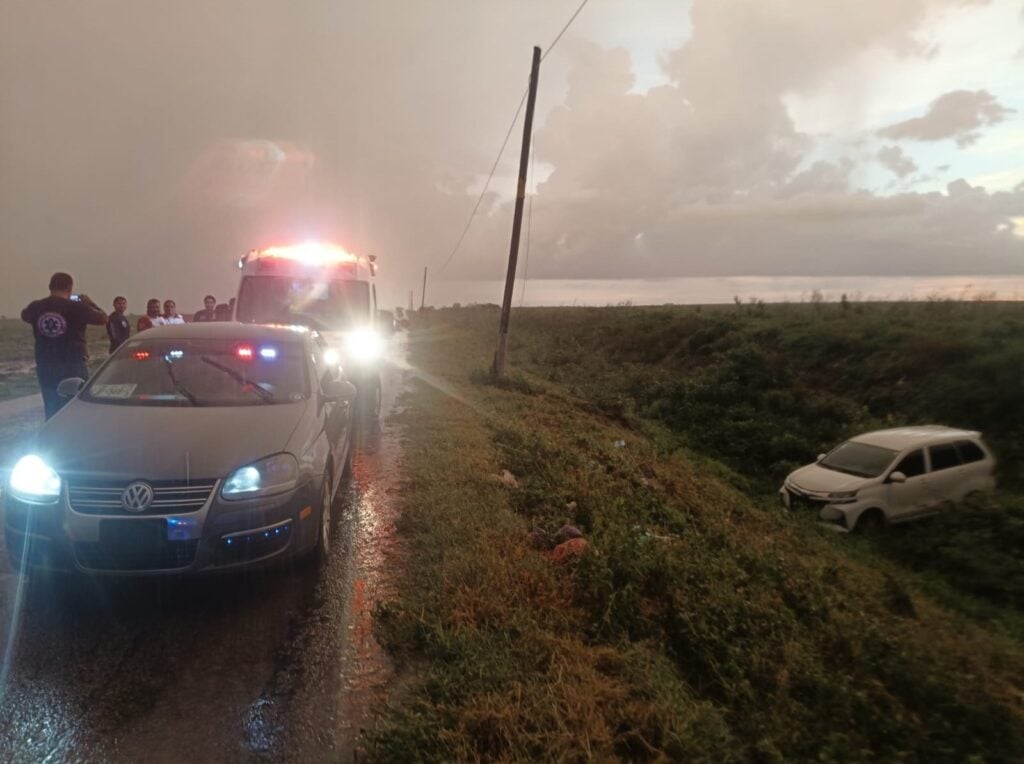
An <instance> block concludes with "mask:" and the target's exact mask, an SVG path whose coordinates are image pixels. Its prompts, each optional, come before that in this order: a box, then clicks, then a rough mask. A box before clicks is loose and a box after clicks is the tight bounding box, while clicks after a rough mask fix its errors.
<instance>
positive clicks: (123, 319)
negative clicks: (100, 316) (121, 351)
mask: <svg viewBox="0 0 1024 764" xmlns="http://www.w3.org/2000/svg"><path fill="white" fill-rule="evenodd" d="M126 310H128V300H126V299H125V298H124V297H115V298H114V312H113V313H111V314H110V315H109V316H107V337H109V338H110V352H111V353H113V352H114V351H115V350H117V349H118V348H119V347H121V345H123V344H124V341H125V340H126V339H128V337H130V336H131V333H132V325H131V322H130V321H129V320H128V316H126V315H125V314H124V312H125V311H126Z"/></svg>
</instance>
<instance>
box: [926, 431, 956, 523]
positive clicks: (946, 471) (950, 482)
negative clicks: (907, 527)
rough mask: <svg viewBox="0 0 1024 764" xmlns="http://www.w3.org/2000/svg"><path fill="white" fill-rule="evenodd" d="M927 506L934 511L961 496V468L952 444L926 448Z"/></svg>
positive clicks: (940, 444) (954, 446)
mask: <svg viewBox="0 0 1024 764" xmlns="http://www.w3.org/2000/svg"><path fill="white" fill-rule="evenodd" d="M928 463H929V466H930V470H929V472H928V494H929V498H928V505H929V508H931V509H934V508H936V507H938V506H939V505H941V504H943V503H945V502H949V501H957V500H958V499H959V498H960V494H961V485H960V484H961V482H962V481H963V478H964V475H963V467H962V465H961V462H960V454H959V452H958V451H957V449H956V445H955V444H953V443H939V444H938V445H934V446H928Z"/></svg>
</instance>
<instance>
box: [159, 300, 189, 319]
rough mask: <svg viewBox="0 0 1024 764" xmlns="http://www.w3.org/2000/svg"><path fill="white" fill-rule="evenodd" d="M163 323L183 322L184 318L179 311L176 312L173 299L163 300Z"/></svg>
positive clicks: (176, 307) (176, 308)
mask: <svg viewBox="0 0 1024 764" xmlns="http://www.w3.org/2000/svg"><path fill="white" fill-rule="evenodd" d="M164 323H167V324H183V323H185V318H184V316H182V315H181V314H180V313H178V306H177V305H175V304H174V300H164Z"/></svg>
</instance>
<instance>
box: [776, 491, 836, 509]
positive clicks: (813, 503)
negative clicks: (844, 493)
mask: <svg viewBox="0 0 1024 764" xmlns="http://www.w3.org/2000/svg"><path fill="white" fill-rule="evenodd" d="M786 490H787V491H788V492H789V506H790V509H814V510H819V509H821V508H822V507H824V506H825V505H826V504H828V502H829V500H828V499H826V498H822V497H817V496H808V495H807V494H805V493H803V492H802V491H800V490H799V489H796V488H793V487H792V486H791V487H789V488H787V489H786Z"/></svg>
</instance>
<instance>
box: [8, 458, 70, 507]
mask: <svg viewBox="0 0 1024 764" xmlns="http://www.w3.org/2000/svg"><path fill="white" fill-rule="evenodd" d="M9 485H10V487H11V493H12V494H13V495H14V496H16V497H17V498H19V499H22V500H23V501H32V502H36V503H39V504H52V503H53V502H55V501H56V500H57V498H58V497H59V496H60V485H61V483H60V475H58V474H57V473H56V472H55V471H54V469H53V467H51V466H50V465H48V464H47V463H46V462H44V461H43V460H42V459H41V458H40V457H38V456H36V455H35V454H30V455H28V456H23V457H21V459H19V460H18V463H17V464H15V465H14V469H13V470H11V477H10V482H9Z"/></svg>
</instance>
